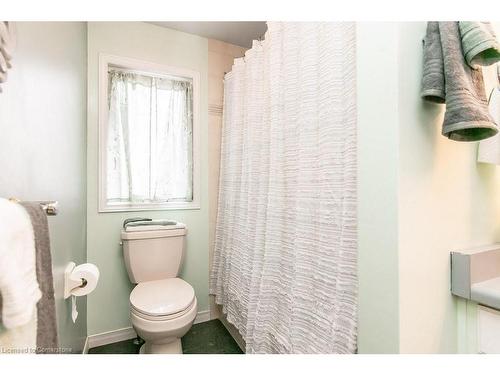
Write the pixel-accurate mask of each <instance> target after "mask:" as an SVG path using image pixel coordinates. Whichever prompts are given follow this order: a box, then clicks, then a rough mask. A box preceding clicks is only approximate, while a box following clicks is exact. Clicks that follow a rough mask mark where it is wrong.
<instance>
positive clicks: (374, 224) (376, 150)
mask: <svg viewBox="0 0 500 375" xmlns="http://www.w3.org/2000/svg"><path fill="white" fill-rule="evenodd" d="M397 27H398V25H397V23H387V22H383V23H381V22H360V23H358V24H357V29H356V31H357V36H356V38H357V67H356V69H357V92H358V98H357V99H358V103H357V107H358V278H359V313H358V351H359V353H397V352H398V351H399V280H398V157H399V155H398V152H399V150H398V142H399V140H398V136H399V133H398V126H399V124H398V112H397V101H398V89H397V85H398V77H397V73H396V72H397V68H398V66H397V65H398V55H397V48H396V47H397V41H398V28H397ZM381 41H383V42H381Z"/></svg>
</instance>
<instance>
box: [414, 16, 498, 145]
mask: <svg viewBox="0 0 500 375" xmlns="http://www.w3.org/2000/svg"><path fill="white" fill-rule="evenodd" d="M468 39H469V40H471V38H468ZM476 39H477V38H476ZM462 43H463V41H462V39H461V35H460V29H459V23H458V22H429V23H428V24H427V33H426V37H425V41H424V68H423V76H422V92H421V95H422V98H423V99H425V100H428V101H431V102H435V103H446V112H445V116H444V122H443V128H442V134H443V135H444V136H446V137H448V138H449V139H452V140H455V141H480V140H482V139H486V138H489V137H492V136H494V135H495V134H497V133H498V127H497V124H495V121H494V120H493V118H492V117H491V116H490V114H489V112H488V104H487V100H486V94H485V90H484V82H483V76H482V71H481V68H477V69H473V68H472V67H471V66H469V65H468V64H467V62H466V59H465V57H464V53H463V51H462ZM469 44H470V45H472V42H469ZM471 49H473V48H471ZM475 51H476V52H477V51H479V49H477V48H476V49H475ZM470 55H471V57H470V59H471V61H481V62H484V63H485V62H488V63H493V62H494V60H493V59H490V60H488V61H487V60H486V59H477V58H475V56H472V54H470Z"/></svg>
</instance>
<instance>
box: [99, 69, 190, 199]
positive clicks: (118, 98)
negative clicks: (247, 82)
mask: <svg viewBox="0 0 500 375" xmlns="http://www.w3.org/2000/svg"><path fill="white" fill-rule="evenodd" d="M109 90H110V92H109V121H108V138H107V139H108V141H107V173H108V175H107V201H108V202H110V203H114V202H131V203H134V202H168V201H188V202H189V201H192V199H193V190H192V188H193V185H192V183H193V182H192V167H193V166H192V136H193V116H192V83H191V82H188V81H176V80H171V79H167V78H162V77H153V76H146V75H140V74H134V73H128V72H122V71H113V70H112V71H111V72H110V73H109Z"/></svg>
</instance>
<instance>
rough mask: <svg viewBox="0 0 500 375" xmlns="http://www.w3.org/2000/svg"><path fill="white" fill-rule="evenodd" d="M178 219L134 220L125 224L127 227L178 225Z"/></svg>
mask: <svg viewBox="0 0 500 375" xmlns="http://www.w3.org/2000/svg"><path fill="white" fill-rule="evenodd" d="M176 224H177V221H173V220H148V221H133V222H129V223H126V224H125V228H127V227H140V226H144V225H176Z"/></svg>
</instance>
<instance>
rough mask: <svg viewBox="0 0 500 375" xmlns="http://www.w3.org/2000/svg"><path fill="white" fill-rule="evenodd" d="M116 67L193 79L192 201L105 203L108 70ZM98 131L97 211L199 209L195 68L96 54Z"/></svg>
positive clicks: (197, 115)
mask: <svg viewBox="0 0 500 375" xmlns="http://www.w3.org/2000/svg"><path fill="white" fill-rule="evenodd" d="M110 67H111V68H120V69H126V70H133V71H136V72H142V73H144V74H145V75H147V74H150V75H159V76H167V77H168V76H170V77H172V76H174V77H179V78H187V79H192V81H193V140H192V142H193V143H192V150H193V155H192V157H193V178H192V183H193V200H192V201H191V202H162V203H133V202H121V203H108V202H107V199H106V197H107V194H106V193H107V191H106V189H107V186H106V181H107V178H106V176H107V152H106V145H107V133H108V132H107V129H108V112H109V109H108V70H109V68H110ZM98 101H99V113H98V117H99V120H98V122H99V131H98V138H99V140H98V144H99V155H98V164H99V166H98V168H99V172H98V194H99V198H98V201H99V204H98V212H102V213H105V212H127V211H163V210H199V209H200V193H201V191H200V177H201V176H200V73H199V72H198V71H195V70H190V69H184V68H178V67H172V66H167V65H161V64H156V63H152V62H147V61H142V60H137V59H133V58H129V57H121V56H115V55H109V54H105V53H100V54H99V94H98Z"/></svg>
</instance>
